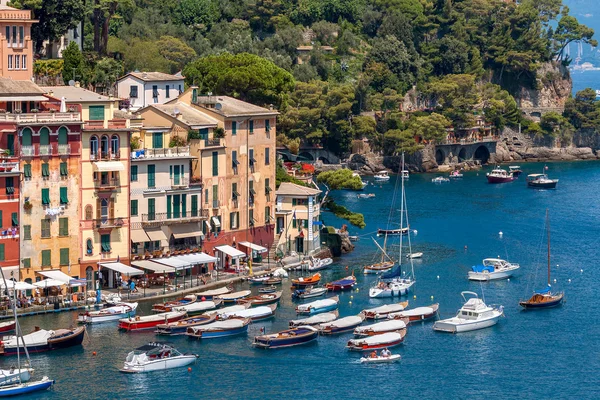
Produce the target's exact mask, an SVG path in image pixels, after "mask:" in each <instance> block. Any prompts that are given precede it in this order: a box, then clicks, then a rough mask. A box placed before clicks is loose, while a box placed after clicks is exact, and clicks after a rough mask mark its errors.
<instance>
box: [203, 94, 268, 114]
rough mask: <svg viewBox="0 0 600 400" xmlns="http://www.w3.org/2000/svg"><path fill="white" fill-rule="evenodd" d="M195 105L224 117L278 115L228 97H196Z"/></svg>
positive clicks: (266, 109)
mask: <svg viewBox="0 0 600 400" xmlns="http://www.w3.org/2000/svg"><path fill="white" fill-rule="evenodd" d="M197 104H198V105H199V106H201V107H204V108H207V109H209V110H211V111H213V112H215V113H217V114H221V115H223V116H224V117H242V116H251V115H278V114H279V112H277V111H276V110H269V109H268V108H264V107H259V106H256V105H254V104H252V103H248V102H245V101H242V100H238V99H235V98H233V97H229V96H198V102H197Z"/></svg>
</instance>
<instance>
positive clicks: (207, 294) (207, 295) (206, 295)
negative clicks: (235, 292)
mask: <svg viewBox="0 0 600 400" xmlns="http://www.w3.org/2000/svg"><path fill="white" fill-rule="evenodd" d="M227 293H231V288H229V287H228V286H223V287H220V288H218V289H212V290H205V291H203V292H198V293H194V294H195V295H196V298H197V299H198V300H202V299H204V300H212V298H213V297H215V296H221V295H224V294H227Z"/></svg>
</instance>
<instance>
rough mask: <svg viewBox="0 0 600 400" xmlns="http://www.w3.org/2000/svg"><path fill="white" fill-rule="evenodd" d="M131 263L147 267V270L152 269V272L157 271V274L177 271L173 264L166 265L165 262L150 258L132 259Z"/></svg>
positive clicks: (135, 265) (139, 266)
mask: <svg viewBox="0 0 600 400" xmlns="http://www.w3.org/2000/svg"><path fill="white" fill-rule="evenodd" d="M131 265H133V266H134V267H138V268H142V269H145V270H147V271H152V272H151V273H156V274H169V273H172V272H175V268H174V267H171V266H169V265H165V264H160V263H156V262H154V261H150V260H139V261H132V262H131Z"/></svg>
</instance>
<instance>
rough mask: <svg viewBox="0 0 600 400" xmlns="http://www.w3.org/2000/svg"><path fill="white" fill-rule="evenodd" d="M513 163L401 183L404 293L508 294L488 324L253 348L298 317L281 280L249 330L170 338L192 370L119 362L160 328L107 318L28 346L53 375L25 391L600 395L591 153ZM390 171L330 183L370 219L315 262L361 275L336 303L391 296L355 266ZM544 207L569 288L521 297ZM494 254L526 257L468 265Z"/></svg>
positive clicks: (436, 297)
mask: <svg viewBox="0 0 600 400" xmlns="http://www.w3.org/2000/svg"><path fill="white" fill-rule="evenodd" d="M522 168H523V170H524V174H523V175H522V176H521V177H520V178H519V179H518V180H517V181H515V182H512V183H508V184H501V185H489V184H487V183H486V179H485V172H486V170H482V171H478V172H467V173H465V176H464V178H463V179H461V180H457V181H453V182H450V183H445V184H434V183H432V182H431V178H433V177H434V176H436V175H434V174H423V175H412V176H411V177H410V180H409V181H408V182H407V183H406V194H407V201H408V209H409V217H410V221H409V222H410V227H411V229H412V230H417V234H413V235H412V236H411V240H412V244H413V252H423V254H424V255H423V258H422V259H419V260H414V271H415V275H416V280H417V283H416V284H415V286H414V287H413V288H414V291H413V292H411V293H410V295H409V296H406V297H404V298H403V299H408V300H410V307H414V306H424V305H429V304H431V303H439V304H440V315H441V317H449V316H452V315H454V314H455V313H456V311H457V309H458V308H459V307H460V306H461V305H462V299H461V297H460V292H461V291H465V290H470V291H475V292H477V293H479V294H480V295H481V294H483V295H484V296H485V301H486V302H487V303H488V304H499V305H503V306H504V312H505V318H502V319H501V320H500V322H499V324H498V325H496V326H494V327H492V328H489V329H485V330H480V331H475V332H469V333H463V334H457V335H452V334H443V333H438V332H434V331H433V330H432V322H425V323H419V324H416V325H414V326H410V327H409V328H408V334H407V336H406V340H405V344H403V345H401V346H399V347H396V348H393V349H392V352H393V353H399V354H401V356H402V360H401V361H400V362H398V363H395V364H380V365H368V366H367V365H361V364H360V362H359V358H360V356H361V355H360V354H359V353H355V352H349V351H348V350H347V349H346V348H345V345H346V342H347V341H348V340H349V339H350V338H351V334H348V333H347V334H342V335H338V336H333V337H320V338H319V339H318V341H317V342H314V343H312V344H309V345H306V346H298V347H292V348H286V349H280V350H259V349H254V348H252V347H251V346H250V344H251V341H252V337H253V336H255V335H258V334H259V333H260V330H261V328H264V330H266V332H275V331H278V330H283V329H286V328H287V326H288V321H289V320H290V319H295V318H297V317H296V314H295V312H294V306H295V303H294V302H293V301H292V300H291V298H290V290H289V280H288V281H287V282H284V285H283V290H284V295H283V296H282V299H281V302H280V306H279V309H278V310H277V312H276V318H274V319H272V320H270V321H266V322H258V323H256V324H253V325H251V326H250V328H249V332H248V335H243V336H239V337H231V338H224V339H212V340H205V341H196V340H190V339H188V338H187V337H185V336H183V337H174V338H169V339H168V341H169V342H171V343H173V344H174V345H175V346H176V347H177V348H178V349H179V350H180V351H182V352H194V353H197V354H198V355H199V359H198V362H197V363H196V364H195V365H192V370H191V372H188V371H187V369H186V368H179V369H173V370H168V371H162V372H156V373H150V374H138V375H129V374H122V373H120V372H119V368H121V367H122V365H123V361H124V359H125V357H126V355H127V353H128V352H129V351H130V350H132V349H134V348H135V347H138V346H141V345H143V344H145V343H147V342H149V341H154V340H157V339H162V340H164V339H163V338H158V337H156V336H155V335H154V334H153V333H152V332H145V333H122V332H119V331H118V330H117V327H116V324H115V323H107V324H104V325H96V326H92V327H90V328H89V329H88V337H87V338H86V340H85V341H84V346H83V348H72V349H66V350H62V351H55V352H49V353H42V354H35V355H32V360H33V364H34V367H35V368H36V375H37V376H39V377H41V376H42V375H48V376H50V377H51V378H53V379H55V380H56V385H55V387H54V389H52V390H50V391H48V392H45V393H40V394H36V395H32V396H30V397H28V398H40V399H41V398H44V399H46V398H47V399H68V398H78V399H115V398H137V399H166V398H170V399H183V398H196V399H277V398H291V397H294V398H296V399H314V398H326V397H327V398H332V399H370V398H385V399H397V398H414V397H420V398H490V397H496V396H500V395H502V396H504V397H507V398H549V397H552V398H598V397H600V389H599V388H600V377H599V375H598V373H597V372H598V369H599V367H600V346H599V344H598V343H599V341H598V333H599V329H600V328H599V325H598V322H597V316H598V315H599V308H600V307H599V305H598V304H599V303H598V301H596V298H595V297H594V296H595V295H596V294H597V293H598V289H597V288H598V285H599V283H600V278H599V272H598V266H597V263H598V260H599V259H600V246H599V243H600V240H599V239H598V236H599V233H600V196H598V193H600V163H598V162H577V163H553V164H549V171H548V172H549V174H550V176H551V177H552V178H558V179H560V182H559V184H558V189H557V190H532V189H528V188H527V187H526V184H525V175H526V174H528V173H539V172H541V171H542V168H543V164H524V165H522ZM370 182H371V181H370ZM394 185H395V178H392V180H391V181H390V182H387V183H382V184H380V183H377V184H369V186H367V188H366V189H365V193H374V194H375V196H376V197H375V198H370V199H358V198H357V197H356V192H350V191H336V192H333V193H332V196H333V197H334V198H335V199H336V200H337V201H338V202H339V203H340V204H343V205H345V206H347V207H348V208H350V209H351V210H355V211H359V212H362V213H364V216H365V221H366V223H367V226H366V228H365V229H363V230H359V229H357V228H354V227H350V231H351V234H353V235H354V234H356V235H359V236H360V240H359V241H358V242H357V243H356V249H355V251H354V252H353V253H351V254H348V255H344V256H343V257H342V258H340V259H337V260H336V262H335V263H334V265H333V266H332V267H331V268H330V269H328V270H326V271H322V273H323V276H324V278H323V281H329V280H332V279H338V278H341V277H344V276H346V275H349V274H350V273H351V272H352V271H354V272H355V274H356V276H357V278H358V284H357V287H356V288H355V290H353V291H352V292H344V293H341V294H340V299H341V301H340V310H339V311H340V316H347V315H354V314H357V313H359V312H360V311H361V310H363V309H365V308H370V307H376V306H378V305H382V304H386V303H390V302H391V300H390V299H387V300H385V299H381V300H371V299H369V298H368V288H369V287H370V286H371V285H372V284H373V282H374V281H375V280H376V277H375V276H364V275H363V274H362V268H361V267H362V266H363V265H365V264H368V263H370V262H371V261H372V260H373V257H374V254H375V251H376V246H375V244H374V243H373V241H372V240H371V236H374V234H373V232H374V231H376V230H377V228H384V227H386V224H387V221H388V215H389V211H390V203H391V198H392V195H393V188H394ZM398 207H399V205H398ZM546 209H549V211H550V223H551V234H552V279H553V280H554V279H556V283H553V287H554V288H555V289H560V290H565V293H566V303H565V304H564V306H562V307H560V308H556V309H550V310H543V311H522V310H521V309H520V308H519V306H518V301H519V300H520V299H523V298H528V297H529V296H530V295H531V292H532V290H533V289H534V288H542V287H544V286H545V284H546V283H545V281H546V242H545V232H544V218H545V211H546ZM396 215H398V213H397V212H396ZM323 219H324V220H325V222H326V223H327V224H331V225H335V226H338V227H339V226H340V225H341V224H342V223H344V221H342V220H339V219H338V218H336V217H334V216H332V215H331V214H330V213H324V214H323ZM500 232H502V235H500V234H499V233H500ZM465 246H466V248H465ZM497 256H499V257H500V258H505V259H507V260H509V261H511V262H516V263H519V264H520V265H521V269H520V270H519V271H518V272H517V273H516V275H515V276H514V277H513V278H512V279H510V281H507V280H504V281H498V282H488V283H483V284H480V283H476V282H469V281H468V280H467V279H466V276H467V272H468V271H469V269H470V267H471V266H472V265H474V264H478V263H480V262H481V260H482V259H483V258H487V257H497ZM405 265H406V263H405ZM409 265H410V263H409ZM346 266H347V267H348V268H347V269H346ZM409 269H410V266H409ZM293 275H294V274H292V276H293ZM244 286H245V285H239V287H244ZM252 288H253V290H254V291H256V290H257V289H258V287H257V286H253V287H252ZM396 301H397V300H396ZM150 306H151V305H150V304H143V305H141V306H140V308H139V309H138V310H139V313H138V314H140V315H141V314H148V313H150ZM75 321H76V313H61V314H56V315H44V316H38V317H28V318H23V319H22V325H23V326H24V330H25V332H28V331H29V330H30V329H32V328H33V327H34V326H40V327H42V328H44V329H53V328H60V327H67V326H69V325H73V324H75ZM94 351H95V352H96V353H97V355H96V356H93V354H92V352H94ZM15 363H16V359H15V358H8V357H6V358H0V366H1V367H2V368H6V367H9V366H10V365H14V364H15Z"/></svg>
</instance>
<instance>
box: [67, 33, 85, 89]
mask: <svg viewBox="0 0 600 400" xmlns="http://www.w3.org/2000/svg"><path fill="white" fill-rule="evenodd" d="M62 56H63V68H62V77H63V81H64V82H65V83H66V82H69V81H70V80H79V81H85V79H83V78H84V76H85V75H86V74H85V73H84V70H85V61H84V58H83V54H81V51H80V50H79V47H78V46H77V43H75V42H71V43H69V45H68V46H67V48H66V49H65V50H64V51H63V52H62Z"/></svg>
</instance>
